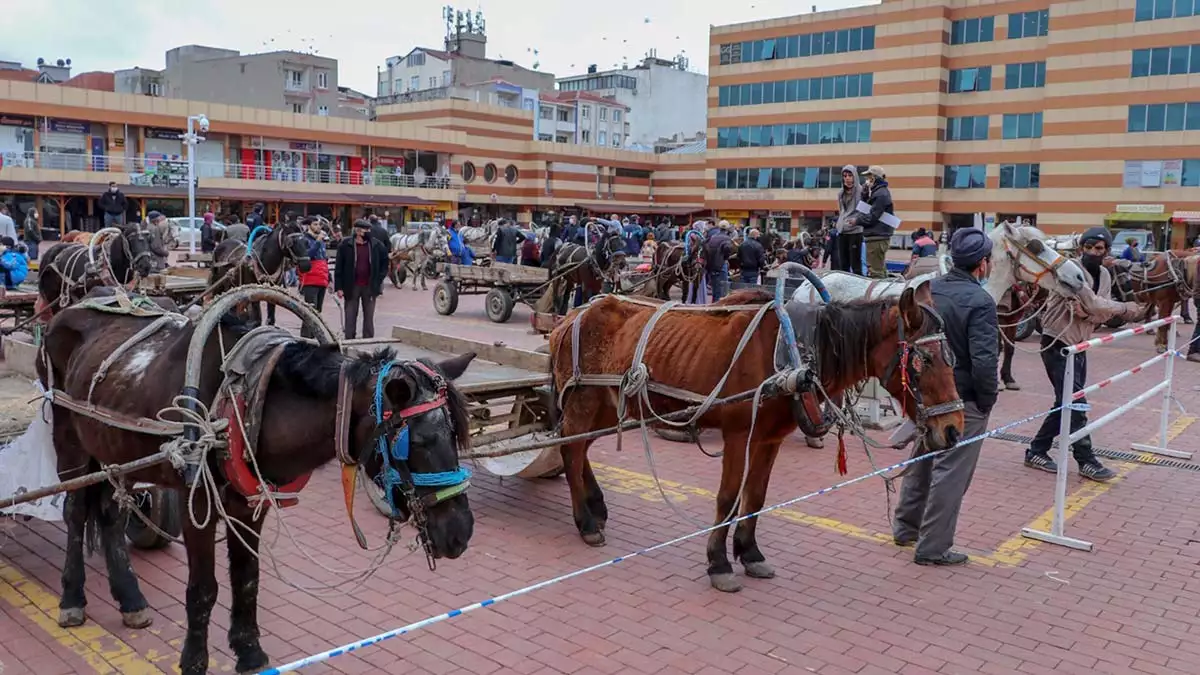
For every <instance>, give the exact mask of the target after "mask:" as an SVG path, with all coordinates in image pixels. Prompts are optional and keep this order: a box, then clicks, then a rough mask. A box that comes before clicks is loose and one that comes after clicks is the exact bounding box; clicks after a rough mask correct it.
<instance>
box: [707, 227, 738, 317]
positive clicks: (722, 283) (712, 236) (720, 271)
mask: <svg viewBox="0 0 1200 675" xmlns="http://www.w3.org/2000/svg"><path fill="white" fill-rule="evenodd" d="M729 229H730V225H729V222H728V221H724V220H722V221H721V222H720V223H719V224H718V225H717V227H716V228H713V229H712V230H709V237H708V241H706V242H705V243H704V260H705V266H706V268H707V269H706V272H707V276H708V285H709V286H711V287H712V301H713V302H716V301H718V300H720V299H721V298H723V297H725V295H726V293H727V292H728V290H729V256H730V255H732V254H733V240H732V239H730V238H729Z"/></svg>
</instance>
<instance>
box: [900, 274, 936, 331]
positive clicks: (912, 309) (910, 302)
mask: <svg viewBox="0 0 1200 675" xmlns="http://www.w3.org/2000/svg"><path fill="white" fill-rule="evenodd" d="M922 290H923V291H924V294H925V296H926V297H927V298H928V296H929V282H928V281H923V282H921V284H920V285H918V286H916V287H911V286H910V287H909V288H906V289H904V292H903V293H901V294H900V320H901V321H903V322H904V328H905V331H906V332H907V333H909V334H912V333H914V332H916V331H917V330H918V329H920V328H921V324H922V323H923V322H924V321H925V317H924V315H923V310H922V309H921V301H920V300H918V299H917V298H918V297H919V296H918V294H920V293H921V292H922Z"/></svg>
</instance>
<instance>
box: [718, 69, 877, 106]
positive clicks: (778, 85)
mask: <svg viewBox="0 0 1200 675" xmlns="http://www.w3.org/2000/svg"><path fill="white" fill-rule="evenodd" d="M874 88H875V75H874V74H873V73H861V74H856V75H835V76H832V77H814V78H811V79H805V80H780V81H777V82H754V83H751V84H734V85H727V86H723V87H720V88H718V90H717V105H718V106H721V107H726V106H742V105H761V104H764V103H794V102H796V101H823V100H830V99H838V98H859V97H863V96H870V95H871V94H872V93H873V91H874Z"/></svg>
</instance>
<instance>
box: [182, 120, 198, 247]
mask: <svg viewBox="0 0 1200 675" xmlns="http://www.w3.org/2000/svg"><path fill="white" fill-rule="evenodd" d="M194 123H195V119H194V118H192V117H188V120H187V135H186V137H185V138H184V143H186V144H187V151H188V177H187V182H188V232H189V234H188V253H190V254H191V255H195V254H196V132H195V131H194V130H193V128H192V125H193V124H194Z"/></svg>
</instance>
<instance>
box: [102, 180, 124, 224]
mask: <svg viewBox="0 0 1200 675" xmlns="http://www.w3.org/2000/svg"><path fill="white" fill-rule="evenodd" d="M127 206H128V200H126V199H125V193H123V192H121V189H120V188H118V187H117V184H116V183H115V182H111V181H110V182H109V184H108V191H106V192H105V193H104V194H102V195H100V210H101V211H103V212H104V226H105V227H112V226H114V225H116V226H121V225H124V224H125V210H126V208H127Z"/></svg>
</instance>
